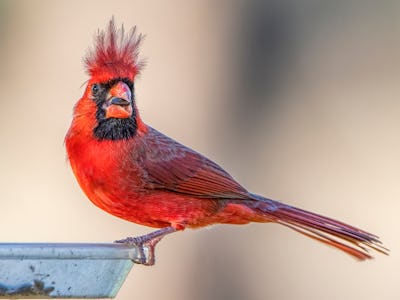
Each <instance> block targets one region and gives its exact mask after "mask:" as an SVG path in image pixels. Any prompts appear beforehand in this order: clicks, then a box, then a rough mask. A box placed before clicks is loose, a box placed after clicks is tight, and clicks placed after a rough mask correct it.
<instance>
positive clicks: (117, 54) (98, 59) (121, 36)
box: [85, 18, 143, 81]
mask: <svg viewBox="0 0 400 300" xmlns="http://www.w3.org/2000/svg"><path fill="white" fill-rule="evenodd" d="M142 38H143V36H142V34H137V33H136V27H133V28H131V29H130V30H129V32H128V33H125V30H124V26H123V25H122V26H121V28H120V29H116V28H115V23H114V18H112V19H111V20H110V23H109V24H108V28H107V29H106V30H99V32H98V33H97V36H96V38H95V46H94V48H93V49H91V50H90V51H89V53H88V55H87V56H86V57H85V65H86V71H87V73H88V74H89V75H90V76H91V77H92V78H95V79H96V80H98V81H107V80H110V79H112V78H116V77H121V78H129V79H131V80H133V79H134V77H135V76H136V74H138V73H139V71H140V69H141V67H142V66H143V63H142V62H140V61H139V59H138V55H139V46H140V42H141V40H142Z"/></svg>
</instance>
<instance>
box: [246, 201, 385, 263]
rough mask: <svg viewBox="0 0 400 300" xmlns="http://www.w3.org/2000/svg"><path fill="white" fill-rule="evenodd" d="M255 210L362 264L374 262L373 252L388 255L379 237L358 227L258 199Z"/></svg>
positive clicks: (253, 206) (253, 204) (253, 205)
mask: <svg viewBox="0 0 400 300" xmlns="http://www.w3.org/2000/svg"><path fill="white" fill-rule="evenodd" d="M254 198H255V199H256V200H257V201H254V202H253V203H252V205H251V206H252V208H253V209H254V210H255V211H257V212H259V213H261V214H262V215H264V216H266V217H267V218H268V220H271V221H273V222H276V223H279V224H282V225H285V226H287V227H289V228H291V229H293V230H295V231H297V232H299V233H301V234H303V235H305V236H308V237H310V238H313V239H315V240H317V241H320V242H323V243H325V244H327V245H330V246H333V247H335V248H338V249H340V250H342V251H344V252H346V253H348V254H350V255H351V256H353V257H355V258H356V259H359V260H366V259H371V258H373V257H372V256H371V254H370V253H369V250H371V249H373V250H375V251H378V252H381V253H383V254H388V252H389V250H388V249H387V248H385V247H384V246H383V245H382V243H381V241H380V240H379V237H377V236H376V235H374V234H371V233H369V232H366V231H364V230H361V229H359V228H356V227H354V226H350V225H348V224H345V223H343V222H340V221H336V220H334V219H331V218H328V217H324V216H321V215H318V214H315V213H312V212H309V211H306V210H303V209H300V208H296V207H293V206H289V205H286V204H283V203H280V202H277V201H274V200H270V199H266V198H263V197H261V196H258V195H254Z"/></svg>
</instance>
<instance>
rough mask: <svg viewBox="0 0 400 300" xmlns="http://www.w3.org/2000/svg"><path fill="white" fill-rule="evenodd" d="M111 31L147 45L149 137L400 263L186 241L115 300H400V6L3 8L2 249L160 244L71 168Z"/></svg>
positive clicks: (208, 232)
mask: <svg viewBox="0 0 400 300" xmlns="http://www.w3.org/2000/svg"><path fill="white" fill-rule="evenodd" d="M111 16H114V17H115V20H116V22H117V24H121V23H122V22H123V23H124V24H125V26H126V27H128V28H129V27H131V26H133V25H137V26H138V29H139V31H141V32H143V33H144V34H146V36H147V37H146V39H145V41H144V43H143V47H142V50H141V53H142V55H141V56H142V57H144V58H147V61H148V64H147V67H146V68H145V69H144V70H143V73H142V75H141V76H140V78H138V79H137V82H136V89H137V95H136V97H137V102H138V106H139V108H140V112H141V114H142V117H143V119H144V120H145V121H146V122H147V123H149V124H151V125H152V126H154V127H156V128H157V129H159V130H161V131H162V132H164V133H166V134H168V135H170V136H171V137H173V138H176V139H178V140H179V141H181V142H183V143H184V144H186V145H188V146H190V147H192V148H194V149H196V150H198V151H200V152H202V153H204V154H205V155H207V156H208V157H210V158H212V159H213V160H215V161H216V162H218V163H219V164H221V165H222V166H224V168H226V170H227V171H229V172H230V173H231V174H232V175H233V176H234V177H235V178H236V179H238V180H239V181H240V182H241V183H242V184H243V185H244V186H246V187H247V188H249V189H250V190H251V191H253V192H256V193H260V194H263V195H266V196H269V197H271V198H274V199H281V200H284V201H286V202H289V203H291V204H293V205H297V206H300V207H303V208H306V209H310V210H314V211H316V212H319V213H322V214H326V215H329V216H332V217H335V218H338V219H340V220H343V221H346V222H349V223H351V224H354V225H357V226H360V227H362V228H364V229H367V230H370V231H372V232H373V233H376V234H378V235H380V236H381V238H382V239H383V241H384V242H385V243H386V245H387V246H388V247H389V248H390V249H391V250H392V253H391V256H389V257H385V256H382V255H378V256H377V258H376V259H375V260H373V261H368V262H364V263H359V262H356V261H354V260H353V259H351V258H349V257H347V256H346V255H344V254H342V253H340V252H339V251H335V250H333V249H331V248H328V247H326V246H324V245H320V244H318V243H317V242H314V241H311V240H308V239H306V238H304V237H302V236H299V235H298V234H296V233H294V232H292V231H290V230H287V229H285V228H282V227H279V226H277V225H270V224H252V225H247V226H226V225H221V226H213V227H211V228H208V229H204V230H197V231H192V230H187V231H185V232H182V233H177V234H174V235H172V236H169V237H167V238H166V239H165V240H163V241H162V243H160V245H159V246H158V248H157V264H156V265H155V266H154V267H151V268H149V267H143V266H135V267H134V268H133V270H132V272H131V274H130V275H129V277H128V279H127V281H126V283H125V284H124V286H123V287H122V289H121V292H120V293H119V295H118V297H117V299H121V300H122V299H143V300H145V299H164V300H169V299H171V300H172V299H174V300H177V299H178V300H179V299H259V300H263V299H286V300H290V299H293V300H294V299H295V300H300V299H307V300H312V299H325V300H333V299H364V300H372V299H393V300H394V299H399V297H400V289H399V287H398V282H399V280H398V276H399V271H400V256H399V253H398V251H399V248H400V247H399V246H400V234H399V228H400V226H399V225H400V221H399V217H398V214H399V208H400V204H399V197H400V188H399V182H400V171H399V170H400V159H399V153H400V135H399V128H400V100H399V99H400V98H399V96H400V84H399V80H400V61H399V53H400V29H399V28H400V21H399V20H400V6H399V3H398V2H397V1H383V2H374V1H335V2H332V1H306V0H305V1H265V2H260V1H183V0H181V1H177V0H176V1H175V0H174V1H0V66H1V69H0V91H1V98H0V143H1V144H0V166H1V168H0V189H1V193H2V196H1V202H0V216H1V217H0V228H1V230H0V241H20V242H27V241H35V242H44V241H49V242H50V241H54V242H108V241H113V240H115V239H118V238H123V237H126V236H129V235H139V234H144V233H146V232H149V231H150V230H151V229H150V228H145V227H143V226H139V225H135V224H131V223H128V222H125V221H123V220H119V219H117V218H115V217H113V216H111V215H108V214H106V213H105V212H103V211H101V210H99V209H98V208H96V207H95V206H93V205H92V204H91V203H90V202H89V201H88V200H87V199H86V197H85V196H84V195H83V194H82V192H81V191H80V189H79V187H78V185H77V183H76V181H75V179H74V177H73V175H72V172H71V170H70V168H69V166H68V163H67V162H66V159H65V150H64V145H63V139H64V135H65V132H66V131H67V129H68V126H69V123H70V120H71V114H72V107H73V105H74V103H75V102H76V101H77V100H78V99H79V97H80V96H81V94H82V93H83V87H81V86H82V84H83V83H84V82H85V80H86V79H87V76H86V74H85V73H84V70H83V64H82V56H83V55H84V54H85V52H86V51H87V49H88V47H89V46H90V45H91V44H92V41H93V36H94V33H95V32H96V31H97V29H98V28H103V27H104V26H106V23H107V22H108V21H109V19H110V18H111ZM0 272H1V270H0Z"/></svg>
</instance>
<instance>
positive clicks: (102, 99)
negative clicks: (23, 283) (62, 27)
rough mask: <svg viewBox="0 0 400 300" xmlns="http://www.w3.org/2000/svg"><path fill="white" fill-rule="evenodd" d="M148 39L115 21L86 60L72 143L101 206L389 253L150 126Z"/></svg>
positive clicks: (76, 162) (80, 171)
mask: <svg viewBox="0 0 400 300" xmlns="http://www.w3.org/2000/svg"><path fill="white" fill-rule="evenodd" d="M141 38H142V36H141V35H137V34H136V30H135V28H134V29H132V30H131V31H130V32H129V33H128V34H127V35H126V34H125V33H124V30H123V28H122V29H121V30H119V31H117V30H116V28H115V25H114V21H113V20H111V21H110V24H109V27H108V29H107V31H106V32H103V31H101V32H99V33H98V35H97V37H96V41H95V48H94V50H92V51H90V52H89V54H88V56H87V57H86V59H85V63H86V67H87V72H88V74H89V75H90V79H89V81H88V85H87V87H86V89H85V92H84V95H83V96H82V98H81V99H80V100H79V101H78V103H77V104H76V106H75V109H74V116H73V120H72V123H71V127H70V129H69V131H68V133H67V136H66V140H65V141H66V148H67V153H68V158H69V161H70V163H71V166H72V169H73V172H74V174H75V176H76V178H77V180H78V182H79V184H80V186H81V188H82V189H83V191H84V192H85V193H86V195H87V196H88V198H89V199H90V200H91V201H92V202H93V203H94V204H95V205H97V206H98V207H100V208H102V209H104V210H105V211H107V212H109V213H111V214H113V215H115V216H117V217H120V218H123V219H125V220H128V221H131V222H135V223H139V224H142V225H146V226H151V227H157V228H172V229H171V231H173V230H181V229H184V228H186V227H188V228H197V227H203V226H207V225H210V224H215V223H228V224H246V223H249V222H276V223H280V224H283V225H285V226H288V227H290V228H292V229H294V230H296V231H298V232H300V233H302V234H305V235H307V236H309V237H312V238H314V239H317V240H319V241H321V242H324V243H326V244H329V245H332V246H334V247H336V248H339V249H341V250H343V251H345V252H347V253H348V254H350V255H352V256H353V257H356V258H358V259H361V260H363V259H367V258H371V255H370V254H369V253H368V248H370V249H375V250H377V251H380V252H383V253H386V249H385V248H384V247H382V245H381V243H380V241H379V239H378V237H377V236H375V235H373V234H370V233H368V232H366V231H363V230H360V229H358V228H355V227H353V226H350V225H347V224H344V223H342V222H339V221H336V220H333V219H330V218H327V217H324V216H321V215H318V214H315V213H311V212H307V211H304V210H301V209H298V208H295V207H292V206H289V205H286V204H284V203H281V202H277V201H274V200H270V199H267V198H264V197H262V196H259V195H255V194H252V193H250V192H248V191H247V190H246V189H245V188H244V187H242V186H241V185H240V184H239V183H237V182H236V181H235V180H234V179H233V178H232V177H231V176H230V175H229V174H228V173H227V172H225V171H224V170H223V169H222V168H221V167H220V166H219V165H217V164H216V163H214V162H212V161H210V160H209V159H207V158H206V157H204V156H202V155H201V154H199V153H197V152H196V151H193V150H191V149H189V148H187V147H185V146H184V145H182V144H180V143H178V142H176V141H174V140H172V139H171V138H169V137H167V136H165V135H163V134H162V133H160V132H158V131H157V130H155V129H153V128H151V127H149V126H147V125H146V124H144V123H143V122H142V120H141V119H140V116H139V113H138V110H137V107H136V104H135V101H134V96H133V92H134V88H133V83H134V80H135V76H136V75H137V74H138V72H139V70H140V67H141V66H142V63H141V62H139V60H138V46H139V44H140V41H141ZM163 234H164V233H163ZM163 234H159V235H158V238H160V236H162V235H163Z"/></svg>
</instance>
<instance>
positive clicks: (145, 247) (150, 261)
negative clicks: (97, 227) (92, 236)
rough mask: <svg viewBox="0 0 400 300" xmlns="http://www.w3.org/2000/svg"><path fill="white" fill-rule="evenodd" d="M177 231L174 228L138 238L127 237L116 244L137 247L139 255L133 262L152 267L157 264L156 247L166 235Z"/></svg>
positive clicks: (163, 229) (166, 228)
mask: <svg viewBox="0 0 400 300" xmlns="http://www.w3.org/2000/svg"><path fill="white" fill-rule="evenodd" d="M175 231H176V229H174V228H173V227H165V228H162V229H160V230H156V231H153V232H150V233H149V234H145V235H141V236H138V237H127V238H125V239H122V240H117V241H115V243H120V244H127V245H134V246H136V248H137V249H138V252H139V253H138V255H137V257H136V258H135V259H133V261H134V262H135V263H138V264H143V265H146V266H152V265H154V263H155V247H156V245H157V243H158V242H159V241H161V239H162V238H163V237H164V236H165V235H167V234H169V233H172V232H175Z"/></svg>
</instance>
